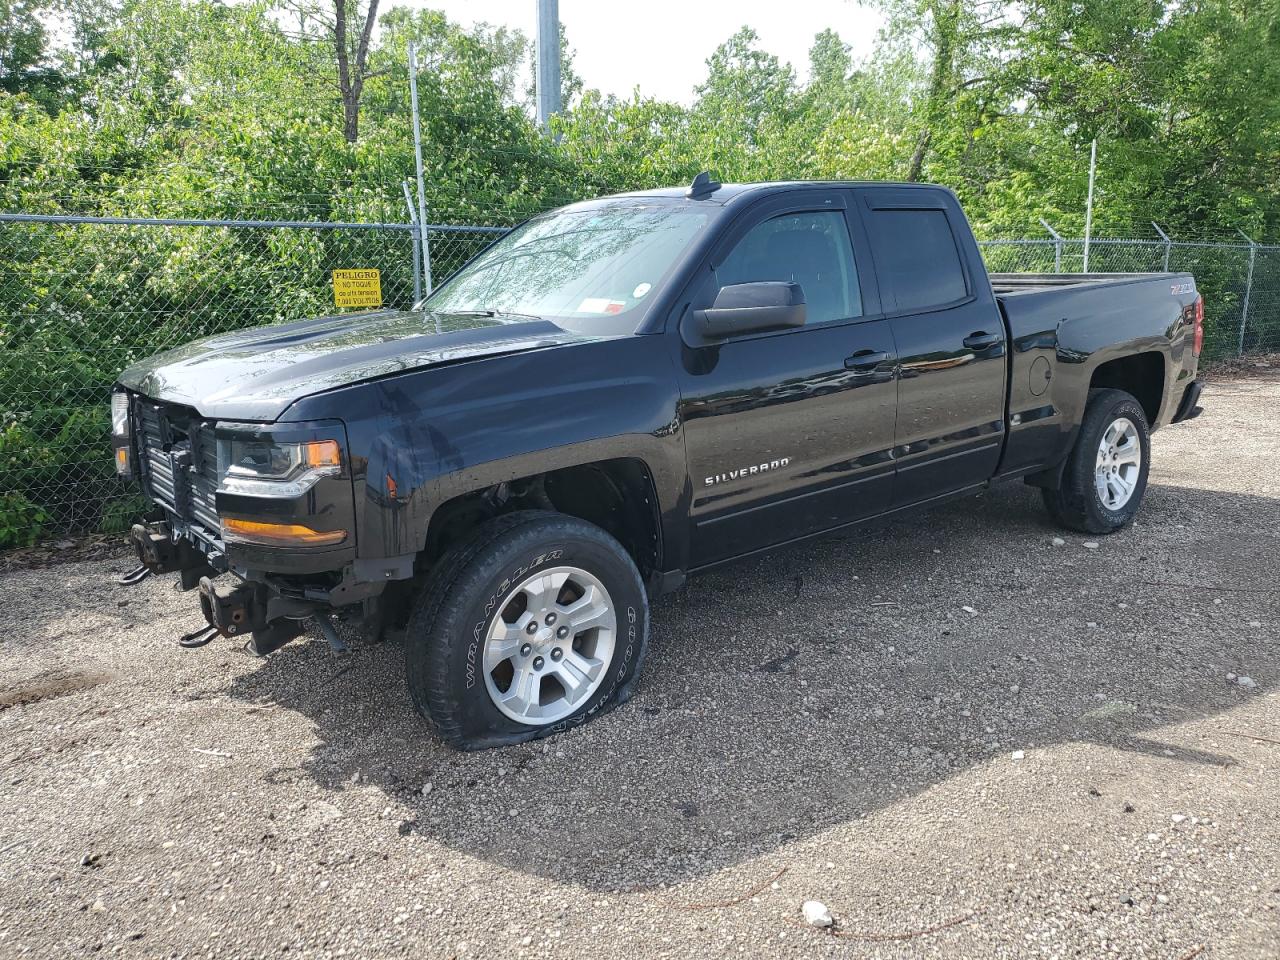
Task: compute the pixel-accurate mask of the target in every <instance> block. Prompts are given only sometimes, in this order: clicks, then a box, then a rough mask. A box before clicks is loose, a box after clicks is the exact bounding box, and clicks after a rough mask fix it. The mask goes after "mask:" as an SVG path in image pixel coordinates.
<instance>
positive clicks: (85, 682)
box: [0, 667, 115, 711]
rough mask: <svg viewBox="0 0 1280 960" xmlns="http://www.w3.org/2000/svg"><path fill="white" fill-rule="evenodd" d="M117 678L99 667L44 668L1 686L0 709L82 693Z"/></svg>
mask: <svg viewBox="0 0 1280 960" xmlns="http://www.w3.org/2000/svg"><path fill="white" fill-rule="evenodd" d="M114 679H115V674H114V673H112V672H111V671H109V670H104V669H101V668H96V667H81V668H77V669H72V670H64V669H55V670H45V671H43V672H41V673H37V674H36V675H35V676H34V677H29V678H28V679H26V680H23V681H20V682H19V683H15V684H12V685H9V686H3V687H0V711H3V710H8V709H9V708H10V707H21V706H26V705H27V704H32V703H40V702H41V701H43V700H53V699H55V698H57V697H66V696H70V695H71V694H74V693H83V692H84V691H86V690H92V689H93V688H94V687H98V686H101V685H102V684H104V683H109V682H110V681H112V680H114Z"/></svg>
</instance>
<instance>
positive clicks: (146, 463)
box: [133, 397, 221, 538]
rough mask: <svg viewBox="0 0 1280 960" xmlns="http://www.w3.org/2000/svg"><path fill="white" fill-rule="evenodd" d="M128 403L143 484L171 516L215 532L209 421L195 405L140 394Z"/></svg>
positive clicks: (214, 450) (214, 463)
mask: <svg viewBox="0 0 1280 960" xmlns="http://www.w3.org/2000/svg"><path fill="white" fill-rule="evenodd" d="M133 409H134V426H135V429H136V437H137V446H138V456H139V461H140V462H139V466H140V469H141V473H142V485H143V487H144V488H145V489H146V491H147V493H148V494H150V496H151V498H152V499H153V500H155V501H157V502H158V503H159V504H161V505H162V506H163V507H164V508H165V509H166V510H168V511H169V512H170V513H171V514H172V515H173V517H174V519H176V520H178V521H180V522H181V523H182V524H184V525H185V524H193V525H195V526H197V527H200V528H203V532H204V533H205V534H206V535H208V536H212V537H214V538H218V537H219V535H220V533H221V525H220V524H219V523H218V510H217V507H216V505H215V503H214V494H215V492H216V491H217V489H218V444H217V441H216V440H215V439H214V435H213V425H212V424H211V423H209V422H207V421H204V420H201V419H200V418H199V416H197V415H196V414H195V412H194V411H190V410H187V409H185V408H183V407H176V406H172V405H167V404H158V403H154V402H152V401H150V400H147V399H146V398H144V397H139V398H137V400H136V402H135V403H134V408H133Z"/></svg>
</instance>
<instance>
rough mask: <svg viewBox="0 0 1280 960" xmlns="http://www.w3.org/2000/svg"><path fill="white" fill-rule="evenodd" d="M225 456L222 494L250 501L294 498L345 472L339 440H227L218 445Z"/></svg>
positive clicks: (220, 489)
mask: <svg viewBox="0 0 1280 960" xmlns="http://www.w3.org/2000/svg"><path fill="white" fill-rule="evenodd" d="M219 447H220V449H219V459H222V457H223V454H224V453H225V461H224V463H225V464H226V468H225V469H224V470H223V471H221V472H222V483H221V484H220V485H219V487H218V491H219V492H220V493H234V494H240V495H242V496H248V497H284V498H290V499H292V498H294V497H299V496H301V495H302V494H304V493H306V492H307V491H308V490H310V489H311V488H312V487H313V486H315V484H316V482H317V481H318V480H319V479H320V478H321V477H335V476H338V475H339V474H340V473H341V472H342V452H341V451H340V450H339V448H338V443H337V441H336V440H311V441H308V442H305V443H279V442H276V441H272V440H260V439H255V438H245V439H237V438H234V437H232V438H228V439H223V440H222V441H220V443H219Z"/></svg>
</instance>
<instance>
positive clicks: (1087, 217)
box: [1084, 137, 1098, 273]
mask: <svg viewBox="0 0 1280 960" xmlns="http://www.w3.org/2000/svg"><path fill="white" fill-rule="evenodd" d="M1097 169H1098V138H1097V137H1094V139H1093V146H1091V147H1090V148H1089V201H1088V204H1087V205H1086V206H1085V210H1084V272H1085V273H1088V272H1089V241H1090V239H1091V238H1092V236H1093V177H1094V174H1095V173H1096V172H1097Z"/></svg>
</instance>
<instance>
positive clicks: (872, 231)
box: [857, 187, 1006, 507]
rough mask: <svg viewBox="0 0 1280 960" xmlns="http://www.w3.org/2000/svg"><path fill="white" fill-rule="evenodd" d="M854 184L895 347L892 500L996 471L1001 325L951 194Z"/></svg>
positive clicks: (919, 496)
mask: <svg viewBox="0 0 1280 960" xmlns="http://www.w3.org/2000/svg"><path fill="white" fill-rule="evenodd" d="M858 194H859V198H860V200H861V202H860V203H859V204H857V206H858V208H859V210H860V212H861V214H862V217H863V220H864V222H865V223H866V226H867V232H868V235H869V237H870V240H871V249H872V255H873V256H874V259H875V268H876V276H877V278H878V279H879V284H880V295H881V300H882V303H883V306H884V310H885V316H886V317H887V319H888V321H889V324H890V328H891V329H892V331H893V339H894V343H895V344H896V345H897V350H898V363H899V372H898V377H899V380H898V414H897V425H896V427H895V429H894V459H895V461H896V463H897V468H898V469H897V476H896V477H895V480H894V492H893V498H892V503H891V506H895V507H896V506H902V505H905V504H908V503H915V502H918V501H921V500H927V499H929V498H931V497H934V496H939V495H942V494H946V493H949V492H952V491H955V490H959V489H961V488H963V487H967V486H970V485H973V484H976V483H981V482H983V481H985V480H988V479H990V478H991V476H992V475H993V474H994V473H995V471H996V465H997V463H998V462H999V460H1000V450H1001V447H1002V443H1003V439H1004V430H1005V424H1004V405H1005V404H1004V398H1005V378H1006V374H1005V366H1006V361H1005V354H1006V342H1005V340H1006V337H1005V326H1004V320H1003V319H1002V318H1001V316H1000V309H999V307H998V306H997V304H996V302H995V298H994V297H993V295H992V293H991V284H990V283H989V282H988V281H987V274H986V270H985V269H984V267H983V265H982V263H981V262H979V261H978V260H977V257H978V249H977V245H976V244H975V243H974V241H973V235H972V234H971V233H970V232H969V226H968V223H967V221H966V220H965V219H964V214H963V213H962V212H961V210H960V207H959V204H958V203H957V202H956V200H955V197H954V196H952V195H951V194H950V193H949V192H948V191H945V190H941V189H938V188H927V187H919V188H912V187H897V188H894V187H884V188H877V187H869V188H864V189H861V190H859V191H858Z"/></svg>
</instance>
